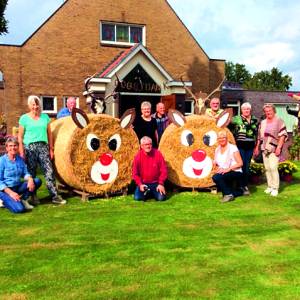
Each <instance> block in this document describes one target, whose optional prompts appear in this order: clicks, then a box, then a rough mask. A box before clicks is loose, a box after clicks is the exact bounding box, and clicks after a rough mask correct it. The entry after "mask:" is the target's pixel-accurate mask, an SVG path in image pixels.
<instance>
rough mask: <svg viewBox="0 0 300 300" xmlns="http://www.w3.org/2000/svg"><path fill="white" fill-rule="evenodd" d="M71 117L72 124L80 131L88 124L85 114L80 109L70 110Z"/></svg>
mask: <svg viewBox="0 0 300 300" xmlns="http://www.w3.org/2000/svg"><path fill="white" fill-rule="evenodd" d="M71 116H72V119H73V121H74V123H75V124H76V126H77V127H79V128H80V129H83V128H84V127H86V126H87V125H88V124H89V123H90V121H89V118H88V116H87V114H86V113H85V112H84V111H83V110H81V109H80V108H76V107H74V108H73V109H72V115H71Z"/></svg>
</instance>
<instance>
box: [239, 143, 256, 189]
mask: <svg viewBox="0 0 300 300" xmlns="http://www.w3.org/2000/svg"><path fill="white" fill-rule="evenodd" d="M239 151H240V154H241V157H242V161H243V167H242V170H243V175H244V176H243V177H242V181H241V185H242V186H243V187H244V186H247V185H248V181H249V167H250V162H251V158H252V156H253V149H249V150H245V149H242V148H240V149H239Z"/></svg>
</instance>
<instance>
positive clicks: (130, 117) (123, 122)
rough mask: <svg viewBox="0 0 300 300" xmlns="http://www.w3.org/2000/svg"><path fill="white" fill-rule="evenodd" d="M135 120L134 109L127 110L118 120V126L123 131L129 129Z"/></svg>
mask: <svg viewBox="0 0 300 300" xmlns="http://www.w3.org/2000/svg"><path fill="white" fill-rule="evenodd" d="M134 119H135V109H134V108H130V109H127V110H126V111H125V112H124V114H123V116H122V117H121V119H120V126H121V127H122V128H124V129H126V128H129V127H130V126H131V124H132V123H133V121H134Z"/></svg>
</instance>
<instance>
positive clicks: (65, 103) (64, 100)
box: [62, 96, 79, 108]
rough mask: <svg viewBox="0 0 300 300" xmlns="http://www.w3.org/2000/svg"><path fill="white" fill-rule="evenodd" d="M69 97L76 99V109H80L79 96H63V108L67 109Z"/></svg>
mask: <svg viewBox="0 0 300 300" xmlns="http://www.w3.org/2000/svg"><path fill="white" fill-rule="evenodd" d="M69 97H73V98H76V108H79V97H77V96H63V98H62V102H63V107H67V100H68V98H69Z"/></svg>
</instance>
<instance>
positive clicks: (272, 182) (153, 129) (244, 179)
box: [133, 98, 288, 202]
mask: <svg viewBox="0 0 300 300" xmlns="http://www.w3.org/2000/svg"><path fill="white" fill-rule="evenodd" d="M159 109H160V111H159ZM156 110H157V112H156V114H154V115H152V116H151V104H150V103H149V102H143V103H142V104H141V117H140V118H139V119H138V121H137V122H136V123H135V126H134V130H135V131H136V133H137V135H138V137H139V139H140V144H141V150H140V151H139V153H138V154H137V156H136V157H135V159H134V163H133V179H134V180H135V182H136V185H137V188H136V191H135V194H134V198H135V199H136V200H144V199H145V196H146V195H148V197H149V194H150V195H151V196H153V197H154V198H155V199H156V200H159V201H161V200H165V189H164V188H162V187H164V181H162V179H163V178H164V179H166V178H167V169H166V164H165V162H164V159H163V157H162V155H161V153H160V152H159V151H158V150H157V149H155V148H156V147H157V144H158V143H159V140H160V137H161V135H162V133H163V131H164V129H165V128H166V127H167V126H168V122H169V121H168V119H167V116H166V115H165V108H164V105H163V103H159V104H158V105H157V107H156ZM263 111H264V115H265V118H264V119H263V120H262V121H261V122H260V123H259V121H258V119H257V118H256V117H255V116H253V115H252V113H251V104H250V103H249V102H245V103H243V104H242V106H241V114H240V115H238V116H234V117H233V118H232V121H231V124H230V125H229V129H230V130H231V131H232V133H233V135H234V138H235V141H236V145H234V144H231V143H230V142H229V141H228V135H227V132H226V131H225V130H222V131H220V132H219V134H218V146H217V148H216V151H215V156H214V166H215V170H216V171H215V174H214V175H213V177H212V179H213V181H214V182H215V184H216V186H217V189H218V190H219V191H220V192H222V194H223V197H222V199H221V202H229V201H232V200H234V199H235V197H238V196H241V195H250V191H249V188H248V182H249V168H250V163H251V159H252V157H253V155H254V156H258V155H259V153H260V152H261V153H262V157H263V163H264V167H265V170H266V178H267V188H266V190H265V193H266V194H270V195H271V196H274V197H276V196H277V195H278V190H279V184H280V180H279V173H278V163H279V159H280V155H281V152H282V147H283V144H284V142H285V141H286V139H287V137H288V134H287V130H286V127H285V124H284V122H283V121H282V120H281V119H280V118H278V117H277V116H276V109H275V107H274V105H272V104H266V105H264V107H263ZM222 112H223V110H222V109H221V108H220V99H219V98H213V99H211V101H210V107H209V108H208V109H207V110H206V112H205V115H206V116H208V117H211V118H218V116H219V115H220V114H221V113H222ZM157 116H159V119H158V118H157ZM162 120H164V123H163V122H162ZM162 123H163V126H162V125H161V124H162ZM141 124H142V125H141ZM159 125H161V127H160V135H158V126H159ZM152 146H153V147H152ZM150 166H151V167H150ZM152 166H153V167H152ZM145 187H147V189H145Z"/></svg>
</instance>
